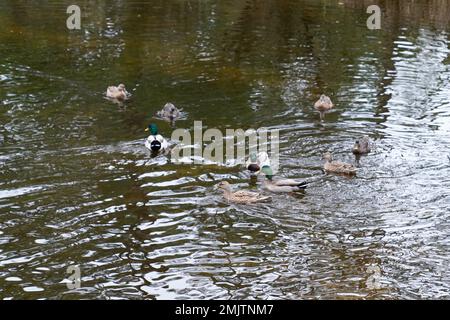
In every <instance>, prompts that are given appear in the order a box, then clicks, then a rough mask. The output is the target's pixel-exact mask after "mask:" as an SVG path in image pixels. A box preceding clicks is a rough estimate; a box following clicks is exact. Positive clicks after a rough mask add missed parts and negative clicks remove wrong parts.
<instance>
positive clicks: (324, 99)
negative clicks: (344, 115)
mask: <svg viewBox="0 0 450 320" xmlns="http://www.w3.org/2000/svg"><path fill="white" fill-rule="evenodd" d="M333 107H334V104H333V102H331V99H330V97H328V96H326V95H324V94H323V95H321V96H320V99H319V100H317V102H316V103H315V104H314V108H315V109H316V110H317V111H319V113H320V120H323V119H324V115H325V112H327V111H330V110H331V109H333Z"/></svg>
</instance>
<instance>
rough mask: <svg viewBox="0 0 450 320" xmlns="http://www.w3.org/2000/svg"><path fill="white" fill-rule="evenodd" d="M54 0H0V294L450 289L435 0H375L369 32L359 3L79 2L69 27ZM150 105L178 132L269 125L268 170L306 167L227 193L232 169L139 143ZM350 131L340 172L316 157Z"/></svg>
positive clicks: (271, 294)
mask: <svg viewBox="0 0 450 320" xmlns="http://www.w3.org/2000/svg"><path fill="white" fill-rule="evenodd" d="M399 2H400V3H401V5H399ZM70 4H72V1H24V0H22V1H12V0H6V1H1V3H0V124H1V126H0V297H1V298H4V299H11V298H16V299H18V298H25V299H38V298H52V299H53V298H61V299H69V298H84V299H89V298H97V299H98V298H101V299H142V298H145V299H153V298H156V299H181V298H187V299H189V298H201V299H203V298H206V299H217V298H223V299H241V298H249V299H279V298H288V299H311V298H320V299H325V298H332V299H361V298H366V299H371V298H377V299H386V298H394V299H397V298H406V299H412V298H420V299H428V298H441V299H449V298H450V272H449V267H448V266H449V253H450V240H449V232H450V224H449V211H450V209H449V208H450V195H449V190H450V158H449V155H450V150H449V145H450V66H449V63H450V58H449V53H450V47H449V44H450V41H449V34H448V31H447V30H448V28H447V27H448V26H449V22H448V20H446V19H448V17H449V16H450V15H449V14H448V13H449V12H450V4H446V2H445V1H431V0H430V1H384V2H383V4H384V6H385V7H383V11H384V18H383V23H382V30H380V31H370V30H368V29H367V28H366V19H367V17H368V15H367V14H366V13H365V9H366V7H365V4H364V3H363V2H362V1H340V2H338V1H312V0H309V1H308V0H300V1H289V0H283V1H275V0H267V1H183V0H180V1H175V0H174V1H151V2H150V1H149V3H144V2H143V1H125V0H124V1H87V0H86V1H79V4H80V6H81V8H82V11H83V19H82V30H81V31H70V32H69V31H68V30H67V29H66V27H65V23H66V18H67V14H66V13H65V11H66V8H67V6H68V5H70ZM370 4H372V3H370ZM119 82H124V83H126V84H127V86H128V90H129V91H131V92H132V93H133V98H132V100H131V101H130V102H129V103H128V104H127V105H126V107H123V108H121V107H119V106H117V105H114V104H111V103H110V102H109V101H107V100H105V99H103V92H104V91H105V89H106V87H107V86H108V85H111V84H118V83H119ZM323 92H324V93H327V94H328V95H330V96H331V97H332V99H333V101H334V102H335V104H336V109H335V110H334V111H333V112H332V113H330V114H328V115H327V116H326V120H325V122H324V123H322V124H321V123H320V121H319V116H318V114H317V113H316V112H315V111H314V110H313V108H312V105H313V104H314V101H315V100H317V98H318V95H320V94H321V93H323ZM167 101H172V102H174V103H175V104H177V105H179V106H180V107H183V108H184V111H185V112H186V113H187V114H188V116H187V117H186V119H185V120H182V121H180V122H178V123H177V127H179V128H187V129H191V128H192V127H193V121H194V120H201V121H203V124H204V126H206V127H209V128H218V129H220V130H225V129H226V128H230V127H231V128H236V129H237V128H243V129H247V128H259V127H267V128H271V129H279V130H280V135H281V146H280V152H281V157H280V162H281V172H280V174H281V175H282V176H286V177H300V178H314V179H317V182H316V183H315V184H313V185H312V186H311V187H310V188H309V189H308V190H307V191H306V192H305V193H304V194H301V195H298V196H295V197H294V196H290V195H282V196H277V197H276V198H275V201H273V203H270V204H264V205H258V206H241V205H231V204H228V203H227V202H225V201H223V199H222V198H221V195H220V193H218V192H217V191H214V188H213V187H214V185H216V184H217V183H218V182H219V181H221V180H227V181H230V182H232V184H234V185H239V186H241V187H248V188H251V187H253V188H254V186H251V185H250V180H249V176H248V174H247V173H246V172H245V171H244V170H243V169H242V168H241V167H239V166H236V167H232V166H229V167H224V166H214V165H208V166H201V165H199V166H194V165H188V164H186V165H175V164H172V163H171V162H170V161H169V160H168V159H167V158H166V157H164V156H162V157H157V158H150V157H149V154H148V153H147V151H146V150H145V149H144V147H143V139H144V138H145V133H144V132H143V128H145V127H146V126H147V125H148V123H149V122H150V121H152V115H153V114H154V113H155V112H156V111H157V110H158V109H160V108H161V107H162V106H163V105H164V103H166V102H167ZM153 121H154V120H153ZM158 124H159V126H160V129H161V131H162V133H163V134H165V135H166V136H170V134H171V131H172V128H171V127H170V126H169V124H168V123H164V122H158ZM365 134H366V135H369V136H370V137H371V139H373V140H374V141H375V144H376V148H375V150H374V152H372V153H371V154H370V155H369V156H367V157H363V158H362V159H361V160H360V162H359V166H360V169H359V173H358V175H357V177H356V178H354V179H347V178H344V177H339V176H332V175H324V174H323V173H322V171H321V167H322V160H321V155H322V154H323V153H324V152H325V151H328V150H329V151H332V152H333V153H334V154H335V156H336V158H339V159H342V160H346V161H348V162H355V159H354V157H353V156H352V155H351V153H350V152H349V150H350V149H351V147H352V144H353V142H354V140H355V139H357V138H358V137H360V136H361V135H365ZM70 265H79V266H80V267H81V274H82V286H81V288H80V289H78V290H69V289H68V288H67V287H66V284H65V282H64V279H65V278H67V277H68V276H69V275H68V274H67V273H66V269H67V267H68V266H70ZM371 268H372V269H371ZM373 268H378V270H379V271H380V274H379V275H378V276H377V281H378V282H377V283H378V285H377V287H376V288H374V287H373V286H371V285H370V284H371V281H372V280H373V275H374V274H373V272H372V271H371V270H373ZM371 276H372V278H371Z"/></svg>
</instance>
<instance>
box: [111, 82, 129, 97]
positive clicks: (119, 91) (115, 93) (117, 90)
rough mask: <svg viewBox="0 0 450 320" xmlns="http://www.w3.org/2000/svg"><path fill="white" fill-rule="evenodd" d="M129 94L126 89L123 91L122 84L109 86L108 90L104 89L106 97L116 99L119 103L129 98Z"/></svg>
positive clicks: (123, 86)
mask: <svg viewBox="0 0 450 320" xmlns="http://www.w3.org/2000/svg"><path fill="white" fill-rule="evenodd" d="M129 96H130V94H129V93H128V92H127V89H125V85H124V84H122V83H121V84H119V85H118V86H117V87H116V86H110V87H108V89H106V97H108V98H110V99H116V100H119V101H124V100H127V99H128V98H129Z"/></svg>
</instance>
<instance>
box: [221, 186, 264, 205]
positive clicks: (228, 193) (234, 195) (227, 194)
mask: <svg viewBox="0 0 450 320" xmlns="http://www.w3.org/2000/svg"><path fill="white" fill-rule="evenodd" d="M217 188H219V189H221V190H223V197H224V198H225V199H227V200H228V201H230V202H234V203H238V204H253V203H259V202H268V201H271V200H272V198H271V197H267V196H263V195H261V194H260V193H256V192H250V191H246V190H241V191H236V192H233V191H232V190H231V186H230V184H229V183H228V182H227V181H222V182H220V183H219V184H218V185H217Z"/></svg>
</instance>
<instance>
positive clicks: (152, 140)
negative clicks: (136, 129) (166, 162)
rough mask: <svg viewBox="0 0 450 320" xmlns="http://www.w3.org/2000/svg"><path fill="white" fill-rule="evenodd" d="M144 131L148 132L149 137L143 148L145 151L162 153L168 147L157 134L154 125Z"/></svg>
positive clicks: (165, 141) (164, 140)
mask: <svg viewBox="0 0 450 320" xmlns="http://www.w3.org/2000/svg"><path fill="white" fill-rule="evenodd" d="M145 131H150V136H149V137H148V138H147V140H145V147H146V148H147V149H149V150H150V151H152V152H162V151H165V150H166V149H167V148H168V147H169V144H168V142H167V140H166V139H164V138H163V136H162V135H160V134H159V133H158V127H157V126H156V124H151V125H149V126H148V128H147V129H145Z"/></svg>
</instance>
